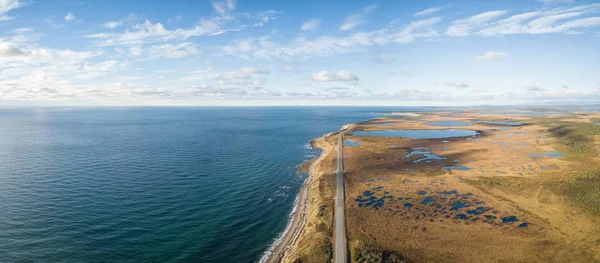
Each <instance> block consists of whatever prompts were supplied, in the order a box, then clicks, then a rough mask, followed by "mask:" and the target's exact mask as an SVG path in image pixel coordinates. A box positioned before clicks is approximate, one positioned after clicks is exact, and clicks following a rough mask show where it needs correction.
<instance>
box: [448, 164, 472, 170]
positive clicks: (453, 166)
mask: <svg viewBox="0 0 600 263" xmlns="http://www.w3.org/2000/svg"><path fill="white" fill-rule="evenodd" d="M442 169H444V170H461V171H468V170H473V169H472V168H469V167H466V166H460V165H446V166H442Z"/></svg>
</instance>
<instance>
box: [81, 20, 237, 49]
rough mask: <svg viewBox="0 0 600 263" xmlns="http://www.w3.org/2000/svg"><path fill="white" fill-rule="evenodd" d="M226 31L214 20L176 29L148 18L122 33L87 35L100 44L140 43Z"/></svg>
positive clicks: (182, 38) (181, 38) (183, 38)
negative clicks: (154, 22)
mask: <svg viewBox="0 0 600 263" xmlns="http://www.w3.org/2000/svg"><path fill="white" fill-rule="evenodd" d="M225 31H226V30H222V29H221V28H220V26H219V24H218V23H217V22H216V21H213V20H202V21H200V22H199V23H198V24H197V25H196V26H194V27H192V28H188V29H181V28H179V29H175V30H168V29H166V28H165V27H164V26H163V25H162V24H161V23H156V24H153V23H152V22H150V21H148V20H146V21H144V23H141V24H136V25H134V26H132V27H131V29H127V30H125V32H124V33H121V34H115V33H97V34H91V35H85V37H87V38H92V39H98V40H102V41H101V42H98V44H100V45H103V46H113V45H139V44H144V43H151V42H165V41H173V40H185V39H187V38H189V37H197V36H205V35H215V34H220V33H223V32H225Z"/></svg>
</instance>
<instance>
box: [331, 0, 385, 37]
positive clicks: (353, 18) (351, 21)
mask: <svg viewBox="0 0 600 263" xmlns="http://www.w3.org/2000/svg"><path fill="white" fill-rule="evenodd" d="M378 7H379V6H377V5H370V6H367V7H365V8H363V10H362V12H361V13H359V14H352V15H349V16H347V17H346V18H345V19H344V23H343V24H342V26H340V30H342V31H348V30H351V29H353V28H355V27H356V26H358V25H360V24H362V23H364V22H365V19H366V16H367V15H368V14H369V13H371V12H373V11H374V10H375V9H377V8H378Z"/></svg>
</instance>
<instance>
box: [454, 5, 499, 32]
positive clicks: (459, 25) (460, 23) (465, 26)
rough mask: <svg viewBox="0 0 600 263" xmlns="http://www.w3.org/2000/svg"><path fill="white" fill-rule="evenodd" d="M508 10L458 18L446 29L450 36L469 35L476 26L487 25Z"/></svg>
mask: <svg viewBox="0 0 600 263" xmlns="http://www.w3.org/2000/svg"><path fill="white" fill-rule="evenodd" d="M507 12H508V11H506V10H497V11H490V12H485V13H481V14H478V15H474V16H471V17H469V18H467V19H461V20H456V21H454V22H452V24H451V25H450V26H449V27H448V29H447V30H446V35H448V36H453V37H455V36H468V35H470V34H471V31H472V30H473V29H476V28H481V27H483V26H485V25H486V23H487V22H489V21H491V20H493V19H496V18H498V17H500V16H503V15H505V14H506V13H507Z"/></svg>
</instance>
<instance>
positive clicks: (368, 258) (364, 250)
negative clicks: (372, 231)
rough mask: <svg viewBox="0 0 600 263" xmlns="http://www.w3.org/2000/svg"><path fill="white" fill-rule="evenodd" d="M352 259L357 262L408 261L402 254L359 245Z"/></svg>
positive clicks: (397, 262)
mask: <svg viewBox="0 0 600 263" xmlns="http://www.w3.org/2000/svg"><path fill="white" fill-rule="evenodd" d="M354 260H355V261H356V262H358V263H408V261H407V260H406V259H404V257H402V255H400V254H398V253H396V252H393V251H390V250H381V249H377V248H374V247H370V246H359V247H357V248H356V250H355V251H354Z"/></svg>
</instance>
